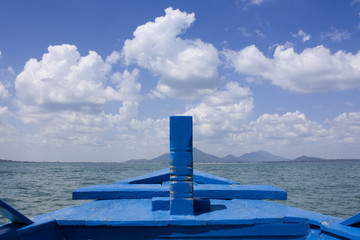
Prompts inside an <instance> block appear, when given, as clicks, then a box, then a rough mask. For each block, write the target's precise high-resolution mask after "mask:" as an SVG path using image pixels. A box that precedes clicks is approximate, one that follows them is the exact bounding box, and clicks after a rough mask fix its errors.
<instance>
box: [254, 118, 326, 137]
mask: <svg viewBox="0 0 360 240" xmlns="http://www.w3.org/2000/svg"><path fill="white" fill-rule="evenodd" d="M249 126H250V131H249V133H250V134H254V137H255V138H256V139H257V140H260V141H277V140H280V141H292V140H293V139H299V138H301V139H302V140H308V141H310V140H316V139H318V137H323V136H325V135H326V134H327V133H326V130H325V129H324V128H323V127H322V126H321V125H320V124H318V123H316V122H313V121H311V120H308V119H307V118H306V116H305V114H303V113H301V112H300V111H296V112H288V113H286V114H284V115H278V114H264V115H262V116H260V117H259V118H258V119H257V120H256V121H253V122H251V123H250V125H249Z"/></svg>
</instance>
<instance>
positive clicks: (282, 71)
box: [224, 45, 360, 93]
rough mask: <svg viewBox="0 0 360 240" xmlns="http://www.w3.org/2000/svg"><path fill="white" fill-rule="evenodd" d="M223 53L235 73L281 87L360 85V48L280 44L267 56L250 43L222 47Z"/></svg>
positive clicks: (300, 89)
mask: <svg viewBox="0 0 360 240" xmlns="http://www.w3.org/2000/svg"><path fill="white" fill-rule="evenodd" d="M224 55H225V57H226V58H227V60H228V61H229V64H230V66H232V67H234V69H235V71H237V72H238V73H241V74H248V75H251V76H259V77H262V78H264V79H268V80H270V81H271V82H272V83H273V84H274V85H277V86H280V87H282V88H284V89H289V90H293V91H298V92H304V93H309V92H321V91H341V90H346V89H353V88H360V77H359V76H360V52H358V53H356V54H352V53H346V52H344V51H338V52H336V53H335V54H332V53H331V52H330V50H329V49H327V48H325V47H324V46H317V47H314V48H306V49H305V50H304V51H303V52H301V53H296V52H295V51H294V49H293V48H285V47H284V46H281V45H280V46H278V47H276V49H275V52H274V55H273V58H268V57H266V56H265V55H264V53H262V52H261V51H260V50H259V49H258V48H256V47H255V46H254V45H251V46H248V47H246V48H244V49H242V50H240V51H238V52H236V51H232V50H226V51H224Z"/></svg>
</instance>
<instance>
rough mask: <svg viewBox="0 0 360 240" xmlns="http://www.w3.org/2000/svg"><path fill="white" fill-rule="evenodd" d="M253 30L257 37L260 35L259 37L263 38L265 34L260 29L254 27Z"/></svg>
mask: <svg viewBox="0 0 360 240" xmlns="http://www.w3.org/2000/svg"><path fill="white" fill-rule="evenodd" d="M255 32H256V34H257V35H258V36H259V37H261V38H264V37H265V34H264V33H263V32H262V31H261V30H259V29H256V30H255Z"/></svg>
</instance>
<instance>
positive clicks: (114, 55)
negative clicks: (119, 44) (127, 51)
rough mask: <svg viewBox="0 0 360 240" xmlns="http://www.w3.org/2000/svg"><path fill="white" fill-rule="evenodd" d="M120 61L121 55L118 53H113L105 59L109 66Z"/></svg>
mask: <svg viewBox="0 0 360 240" xmlns="http://www.w3.org/2000/svg"><path fill="white" fill-rule="evenodd" d="M120 59H121V54H120V52H118V51H113V52H112V53H111V54H110V55H109V56H107V57H106V62H107V63H110V64H115V63H117V62H119V61H120Z"/></svg>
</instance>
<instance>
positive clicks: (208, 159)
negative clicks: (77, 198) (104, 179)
mask: <svg viewBox="0 0 360 240" xmlns="http://www.w3.org/2000/svg"><path fill="white" fill-rule="evenodd" d="M193 157H194V163H261V162H315V161H316V162H324V161H336V160H338V161H340V160H342V161H346V160H347V161H352V160H360V159H324V158H318V157H308V156H300V157H298V158H295V159H290V158H284V157H280V156H277V155H274V154H271V153H269V152H266V151H262V150H260V151H256V152H251V153H245V154H243V155H241V156H238V157H237V156H234V155H227V156H225V157H222V158H220V157H217V156H215V155H211V154H208V153H205V152H202V151H200V150H199V149H197V148H194V149H193ZM169 158H170V153H164V154H162V155H160V156H158V157H156V158H153V159H132V160H128V161H126V162H125V163H130V164H131V163H133V164H136V163H142V164H144V163H145V164H146V163H149V164H150V163H164V164H167V163H169Z"/></svg>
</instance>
